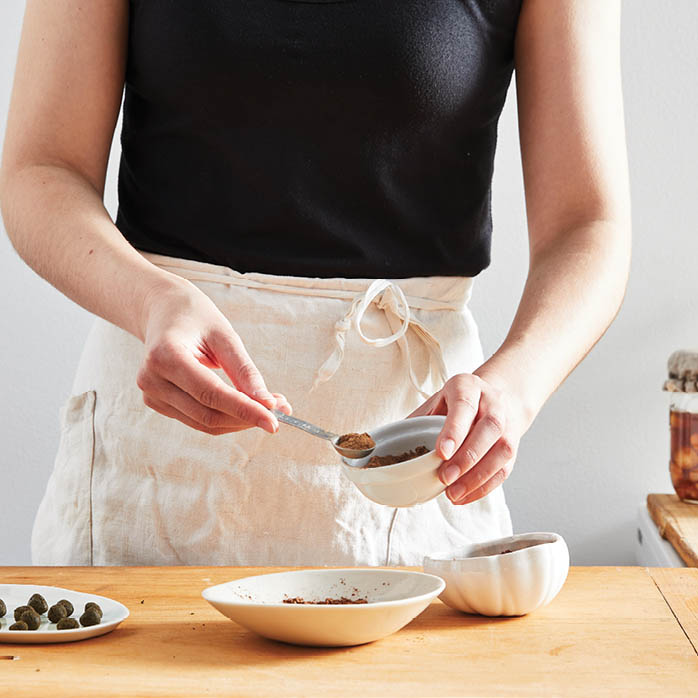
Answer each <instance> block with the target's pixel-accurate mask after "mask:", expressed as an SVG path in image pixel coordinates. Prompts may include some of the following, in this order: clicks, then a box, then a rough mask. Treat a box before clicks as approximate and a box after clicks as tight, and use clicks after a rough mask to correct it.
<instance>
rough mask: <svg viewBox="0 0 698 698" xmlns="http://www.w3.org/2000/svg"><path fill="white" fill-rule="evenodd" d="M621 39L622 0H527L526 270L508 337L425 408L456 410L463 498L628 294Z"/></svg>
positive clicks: (522, 42)
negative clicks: (471, 371) (493, 352)
mask: <svg viewBox="0 0 698 698" xmlns="http://www.w3.org/2000/svg"><path fill="white" fill-rule="evenodd" d="M619 39H620V3H619V1H618V0H584V1H583V2H577V1H575V0H557V1H556V2H553V3H551V2H548V0H524V3H523V8H522V13H521V17H520V21H519V28H518V31H517V40H516V75H517V95H518V105H519V128H520V140H521V152H522V161H523V171H524V183H525V189H526V208H527V216H528V229H529V239H530V266H529V273H528V279H527V282H526V286H525V289H524V292H523V296H522V298H521V302H520V305H519V308H518V312H517V314H516V317H515V319H514V322H513V324H512V327H511V329H510V331H509V333H508V335H507V337H506V339H505V341H504V343H503V344H502V346H501V347H500V348H499V349H498V350H497V352H495V354H494V355H493V356H492V357H491V358H490V359H489V360H488V361H486V362H485V363H484V364H483V365H482V366H481V367H480V368H479V369H478V370H477V371H475V372H474V374H473V375H462V376H455V377H454V378H453V379H451V380H450V381H449V382H448V383H447V384H446V386H445V388H444V389H443V390H442V391H440V392H439V393H437V394H436V395H435V396H433V397H432V398H430V400H429V401H427V403H426V404H425V405H424V406H423V407H422V408H420V410H419V411H418V412H419V413H420V414H424V413H441V414H448V420H447V423H446V425H445V427H444V431H443V433H442V435H441V439H440V442H439V448H440V449H441V451H442V455H443V456H444V457H446V458H449V457H451V456H452V457H451V458H450V460H448V462H447V463H445V464H444V466H443V467H442V471H441V477H442V479H443V480H444V482H446V483H447V484H449V483H454V484H452V485H451V486H450V487H449V489H448V490H447V492H448V495H449V497H451V499H452V501H454V502H455V503H458V504H465V503H468V502H470V501H473V500H475V499H478V498H480V497H482V496H484V495H485V494H487V493H488V492H490V491H491V490H492V489H494V488H495V487H496V486H498V485H499V484H501V482H502V481H503V480H504V479H505V478H506V477H508V475H509V473H510V472H511V468H512V465H513V458H514V456H515V454H516V451H517V448H518V443H519V440H520V438H521V436H522V434H523V433H524V432H525V431H526V430H527V429H528V427H529V426H530V424H531V422H532V420H533V419H534V417H535V416H536V414H537V413H538V411H539V410H540V408H541V407H542V406H543V404H544V402H545V401H546V399H547V398H548V397H549V396H550V394H551V393H552V392H553V391H554V390H555V389H556V388H557V387H558V386H559V384H560V383H561V382H562V381H563V380H564V378H565V377H566V376H567V375H568V374H569V372H570V371H572V369H573V368H574V367H575V366H576V365H577V364H578V363H579V361H581V359H582V358H583V357H584V356H585V355H586V353H587V352H588V351H589V350H590V348H591V347H592V346H593V345H594V344H595V343H596V342H597V341H598V339H599V338H600V337H601V335H602V334H603V333H604V331H605V330H606V328H607V327H608V325H609V324H610V323H611V321H612V319H613V317H614V316H615V314H616V313H617V311H618V308H619V306H620V304H621V301H622V298H623V294H624V291H625V286H626V282H627V276H628V269H629V261H630V203H629V186H628V174H627V161H626V152H625V133H624V123H623V106H622V93H621V79H620V60H619V43H620V41H619ZM449 440H450V441H451V442H452V443H451V444H449V443H448V441H449ZM454 451H455V455H454Z"/></svg>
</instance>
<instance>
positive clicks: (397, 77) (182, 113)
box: [117, 0, 520, 278]
mask: <svg viewBox="0 0 698 698" xmlns="http://www.w3.org/2000/svg"><path fill="white" fill-rule="evenodd" d="M519 8H520V0H480V1H476V0H380V1H378V0H329V1H328V0H324V1H322V0H321V1H318V0H315V1H314V2H312V1H311V2H308V1H304V2H301V1H298V0H237V1H236V2H230V1H229V0H207V1H206V2H201V0H177V2H172V1H171V0H132V2H131V19H130V36H129V59H128V68H127V84H126V99H125V105H124V127H123V133H122V146H123V152H122V163H121V170H120V178H119V198H120V206H119V214H118V219H117V225H118V226H119V228H120V229H121V231H122V232H123V233H124V235H125V236H126V238H127V239H128V240H129V241H130V242H131V243H132V244H133V245H134V246H136V247H137V248H140V249H143V250H146V251H151V252H156V253H160V254H166V255H171V256H175V257H183V258H188V259H195V260H199V261H204V262H210V263H215V264H223V265H226V266H228V267H232V268H234V269H236V270H238V271H242V272H246V271H257V272H264V273H270V274H291V275H305V276H322V277H331V276H338V277H364V278H380V277H387V278H399V277H407V276H430V275H460V276H474V275H475V274H477V273H478V272H479V271H481V270H482V269H483V268H484V267H485V266H487V264H488V262H489V248H490V233H491V219H490V185H491V176H492V166H493V158H494V149H495V142H496V129H497V120H498V117H499V115H500V112H501V108H502V106H503V103H504V99H505V95H506V90H507V88H508V85H509V82H510V79H511V72H512V67H513V42H514V35H515V30H516V23H517V19H518V13H519Z"/></svg>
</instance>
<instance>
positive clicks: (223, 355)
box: [207, 327, 276, 409]
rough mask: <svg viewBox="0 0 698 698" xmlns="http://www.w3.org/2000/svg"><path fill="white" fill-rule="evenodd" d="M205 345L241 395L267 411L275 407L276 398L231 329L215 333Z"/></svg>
mask: <svg viewBox="0 0 698 698" xmlns="http://www.w3.org/2000/svg"><path fill="white" fill-rule="evenodd" d="M207 343H208V346H209V348H210V349H211V351H212V352H213V355H214V356H215V358H216V361H217V362H218V364H219V365H220V367H221V368H222V369H223V370H224V371H225V373H226V375H227V376H228V378H230V380H231V381H232V382H233V385H234V386H235V387H236V388H237V389H238V390H239V391H240V392H241V393H245V395H247V396H249V397H251V398H252V399H253V400H256V401H257V402H259V403H261V404H262V405H264V406H265V407H267V408H269V409H274V408H275V407H276V398H275V397H274V396H273V395H272V394H271V393H270V392H269V390H268V389H267V386H266V384H265V383H264V378H262V374H261V373H260V372H259V370H258V369H257V367H256V366H255V365H254V362H253V361H252V359H251V358H250V355H249V354H248V353H247V349H245V345H244V344H243V343H242V340H241V339H240V337H239V335H238V334H237V332H235V330H233V328H232V327H231V328H230V329H229V330H228V331H227V332H216V333H215V334H214V335H212V336H211V337H210V338H209V341H208V342H207Z"/></svg>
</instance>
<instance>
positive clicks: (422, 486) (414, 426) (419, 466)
mask: <svg viewBox="0 0 698 698" xmlns="http://www.w3.org/2000/svg"><path fill="white" fill-rule="evenodd" d="M445 421H446V418H445V417H441V416H429V417H412V418H411V419H403V420H401V421H399V422H393V423H392V424H386V425H385V426H382V427H378V428H377V429H372V430H371V431H370V434H371V436H372V437H373V439H374V441H375V442H376V448H375V449H374V450H373V453H372V454H371V456H369V457H368V458H360V459H356V460H352V459H349V458H342V461H344V463H343V465H342V469H343V471H344V474H345V475H346V476H347V477H348V478H349V480H351V481H352V482H353V483H354V484H355V485H356V486H357V487H358V488H359V490H360V491H361V493H362V494H363V495H364V496H365V497H368V499H370V500H371V501H373V502H377V503H378V504H385V505H386V506H389V507H411V506H413V505H415V504H421V503H422V502H427V501H429V500H430V499H433V498H434V497H436V496H438V495H439V494H441V493H442V492H443V491H444V490H445V489H446V486H445V485H444V484H443V482H441V480H439V477H438V475H437V473H438V470H439V466H440V465H441V463H443V461H442V460H441V458H439V456H437V455H436V452H435V451H434V448H435V446H436V439H437V438H438V436H439V433H440V432H441V429H442V428H443V425H444V422H445ZM417 446H425V447H426V448H428V449H429V452H428V453H425V454H424V455H423V456H418V457H417V458H412V459H411V460H407V461H403V462H402V463H395V464H394V465H383V466H380V467H377V468H365V467H364V466H365V465H366V463H368V461H369V459H370V457H372V456H385V455H400V454H402V453H405V452H407V451H413V450H414V449H416V448H417Z"/></svg>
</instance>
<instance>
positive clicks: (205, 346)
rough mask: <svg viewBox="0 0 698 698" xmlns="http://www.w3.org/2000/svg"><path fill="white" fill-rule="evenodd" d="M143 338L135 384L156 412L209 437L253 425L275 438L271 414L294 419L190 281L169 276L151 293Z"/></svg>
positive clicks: (275, 424) (220, 316)
mask: <svg viewBox="0 0 698 698" xmlns="http://www.w3.org/2000/svg"><path fill="white" fill-rule="evenodd" d="M141 331H142V334H141V336H142V339H143V341H144V344H145V358H144V361H143V365H142V366H141V368H140V371H139V372H138V379H137V382H138V387H139V388H140V389H141V390H142V391H143V402H144V403H145V404H146V405H147V406H148V407H150V408H152V409H154V410H155V411H156V412H159V413H160V414H163V415H165V416H167V417H172V418H173V419H177V420H179V421H180V422H182V423H183V424H186V425H187V426H190V427H192V428H193V429H198V430H199V431H203V432H206V433H207V434H214V435H217V434H227V433H230V432H233V431H241V430H243V429H249V428H251V427H255V426H257V427H260V428H262V429H264V430H265V431H268V432H270V433H272V434H273V433H275V432H276V431H277V430H278V428H279V423H278V421H277V419H276V417H275V416H274V415H273V414H272V413H271V412H270V411H269V410H270V409H271V408H277V409H279V410H281V411H283V412H285V413H287V414H290V413H291V406H290V405H289V403H288V401H287V400H286V398H285V397H284V396H283V395H280V394H278V393H274V394H272V393H270V392H269V390H267V387H266V385H265V383H264V379H263V378H262V376H261V374H260V373H259V371H258V370H257V368H256V366H255V365H254V363H253V362H252V359H251V358H250V356H249V354H248V353H247V351H246V349H245V347H244V345H243V343H242V340H241V339H240V337H239V336H238V335H237V333H236V332H235V330H234V329H233V328H232V326H231V324H230V323H229V322H228V320H227V319H226V318H225V317H224V315H223V314H222V313H221V311H220V310H218V308H217V307H216V306H215V304H214V303H213V301H211V300H210V299H209V298H208V296H206V294H204V293H203V292H202V291H201V290H199V289H198V288H197V287H196V286H194V284H192V283H190V282H189V281H186V280H184V279H180V278H179V277H174V278H172V279H169V280H168V282H167V283H164V284H160V285H159V286H157V287H155V288H153V289H152V290H151V292H150V293H149V294H148V297H147V298H146V300H145V302H144V305H143V318H142V321H141ZM215 368H221V369H223V371H224V372H225V373H226V374H227V376H228V378H230V380H231V382H232V384H233V385H232V386H231V385H229V384H228V383H226V382H225V381H224V380H223V379H222V378H221V377H220V376H219V375H218V374H216V373H215V372H214V371H213V370H211V369H215Z"/></svg>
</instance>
